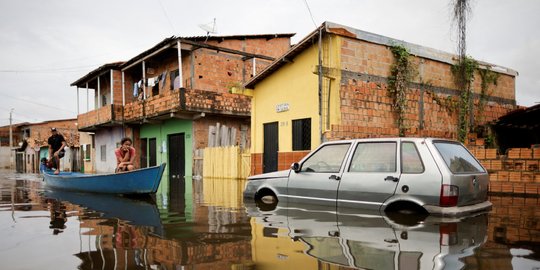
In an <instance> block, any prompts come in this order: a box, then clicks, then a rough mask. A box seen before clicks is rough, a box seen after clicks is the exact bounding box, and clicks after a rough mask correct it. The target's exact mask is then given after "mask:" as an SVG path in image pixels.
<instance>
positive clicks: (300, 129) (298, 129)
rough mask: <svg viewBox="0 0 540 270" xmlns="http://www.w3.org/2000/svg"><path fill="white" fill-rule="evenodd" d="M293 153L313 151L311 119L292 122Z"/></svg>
mask: <svg viewBox="0 0 540 270" xmlns="http://www.w3.org/2000/svg"><path fill="white" fill-rule="evenodd" d="M292 133H293V134H292V138H293V147H292V148H293V149H292V150H293V151H299V150H310V149H311V118H305V119H298V120H293V121H292Z"/></svg>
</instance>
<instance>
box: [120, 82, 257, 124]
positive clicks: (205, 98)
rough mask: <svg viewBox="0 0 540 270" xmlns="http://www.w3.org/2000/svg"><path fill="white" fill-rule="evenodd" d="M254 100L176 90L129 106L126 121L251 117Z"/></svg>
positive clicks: (225, 94)
mask: <svg viewBox="0 0 540 270" xmlns="http://www.w3.org/2000/svg"><path fill="white" fill-rule="evenodd" d="M250 111H251V98H250V97H248V96H243V95H238V94H230V93H216V92H212V91H204V90H195V89H185V88H182V89H175V90H171V91H167V92H165V93H162V94H159V95H156V96H152V97H149V98H147V99H145V100H141V101H135V102H132V103H129V104H126V105H125V107H124V119H125V121H126V122H128V123H137V122H139V123H141V122H145V121H150V120H163V119H167V118H172V117H174V118H181V119H195V118H196V116H197V115H200V114H201V113H208V114H217V115H230V116H239V117H249V116H250Z"/></svg>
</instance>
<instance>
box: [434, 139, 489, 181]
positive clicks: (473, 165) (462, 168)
mask: <svg viewBox="0 0 540 270" xmlns="http://www.w3.org/2000/svg"><path fill="white" fill-rule="evenodd" d="M433 144H434V145H435V147H436V148H437V151H439V154H441V156H442V158H443V159H444V162H445V163H446V165H447V166H448V168H449V169H450V171H451V172H453V173H479V172H484V169H483V168H482V165H480V163H478V161H476V159H475V158H474V157H473V156H472V155H471V154H470V153H469V151H467V149H466V148H465V147H464V146H463V145H461V144H459V143H454V142H443V141H438V142H433Z"/></svg>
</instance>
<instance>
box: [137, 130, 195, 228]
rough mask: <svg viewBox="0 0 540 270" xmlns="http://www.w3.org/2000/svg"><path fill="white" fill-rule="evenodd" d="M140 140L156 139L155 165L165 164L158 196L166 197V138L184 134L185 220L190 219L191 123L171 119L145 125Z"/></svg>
mask: <svg viewBox="0 0 540 270" xmlns="http://www.w3.org/2000/svg"><path fill="white" fill-rule="evenodd" d="M140 130H141V134H140V137H141V138H146V139H151V138H156V148H157V153H156V161H157V164H161V163H162V162H167V169H165V172H164V174H163V178H162V179H161V184H160V186H159V189H158V194H162V195H165V196H167V194H168V193H169V164H170V162H169V160H168V153H169V149H168V148H169V146H168V142H167V136H168V135H170V134H176V133H184V147H185V164H184V166H185V173H186V177H185V190H186V193H185V203H186V209H185V210H186V218H189V217H191V216H192V215H191V214H192V209H193V183H192V167H193V166H192V163H193V121H190V120H181V119H171V120H167V121H164V122H162V123H160V124H145V125H142V126H141V129H140Z"/></svg>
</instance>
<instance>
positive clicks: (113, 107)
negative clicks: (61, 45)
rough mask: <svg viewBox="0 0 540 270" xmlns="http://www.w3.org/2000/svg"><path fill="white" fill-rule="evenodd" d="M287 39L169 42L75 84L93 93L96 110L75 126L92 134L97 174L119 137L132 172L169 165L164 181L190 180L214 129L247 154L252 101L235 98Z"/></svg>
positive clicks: (107, 167) (111, 162)
mask: <svg viewBox="0 0 540 270" xmlns="http://www.w3.org/2000/svg"><path fill="white" fill-rule="evenodd" d="M291 36H293V34H270V35H238V36H208V37H206V36H205V37H170V38H166V39H164V40H163V41H161V42H159V43H158V44H156V45H155V46H154V47H152V48H150V49H148V50H146V51H144V52H142V53H140V54H139V55H137V56H135V57H133V58H132V59H130V60H128V61H126V62H117V63H110V64H106V65H103V66H101V67H99V68H98V69H96V70H93V71H91V72H90V73H88V74H87V75H85V76H83V77H81V78H79V79H78V80H76V81H75V82H73V83H72V84H71V85H72V86H76V87H77V93H78V96H79V94H80V92H81V91H84V90H85V89H86V93H87V95H90V94H89V93H91V92H93V94H92V95H91V96H90V97H89V98H93V99H94V102H95V107H94V108H87V111H86V112H84V113H79V114H78V127H79V130H80V131H88V132H93V133H94V135H93V137H94V139H93V140H94V145H93V147H95V160H94V164H93V165H94V168H95V171H97V172H112V171H113V170H114V168H115V165H116V159H115V157H114V152H113V150H114V148H116V147H117V145H118V144H119V142H120V139H121V138H122V137H125V136H127V137H130V138H132V139H133V142H134V146H135V148H136V150H137V153H138V156H139V157H140V158H139V159H138V160H136V162H137V163H138V164H137V165H138V166H140V167H147V166H152V165H155V164H159V163H161V162H167V170H166V171H165V176H164V179H167V177H168V178H169V179H183V178H184V176H185V177H191V176H192V175H193V170H192V167H193V164H194V161H193V160H194V157H195V154H194V153H196V152H197V151H198V150H200V149H203V148H205V147H207V146H209V145H212V142H209V141H208V138H209V135H210V133H212V132H213V130H214V129H215V128H216V127H217V125H218V124H219V125H220V126H224V125H225V126H227V127H228V128H230V129H234V130H236V131H237V132H236V133H235V136H233V138H231V139H230V142H229V143H232V144H236V145H241V146H244V147H246V148H249V145H250V137H249V136H250V131H249V126H250V105H251V102H250V97H249V96H246V95H241V94H236V93H234V92H235V91H237V90H238V89H241V86H242V85H243V84H244V83H245V82H246V81H248V80H249V79H250V78H252V77H253V76H255V74H256V73H257V72H259V71H260V70H262V69H264V68H265V67H266V66H268V65H269V64H270V63H271V62H272V61H273V60H274V59H275V58H277V57H279V56H280V55H282V54H283V53H284V52H286V51H287V50H288V49H289V48H290V37H291ZM179 67H181V68H179ZM240 91H241V90H240ZM83 96H84V93H83ZM78 107H83V108H84V104H82V106H81V104H79V106H78ZM231 134H234V132H231Z"/></svg>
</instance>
